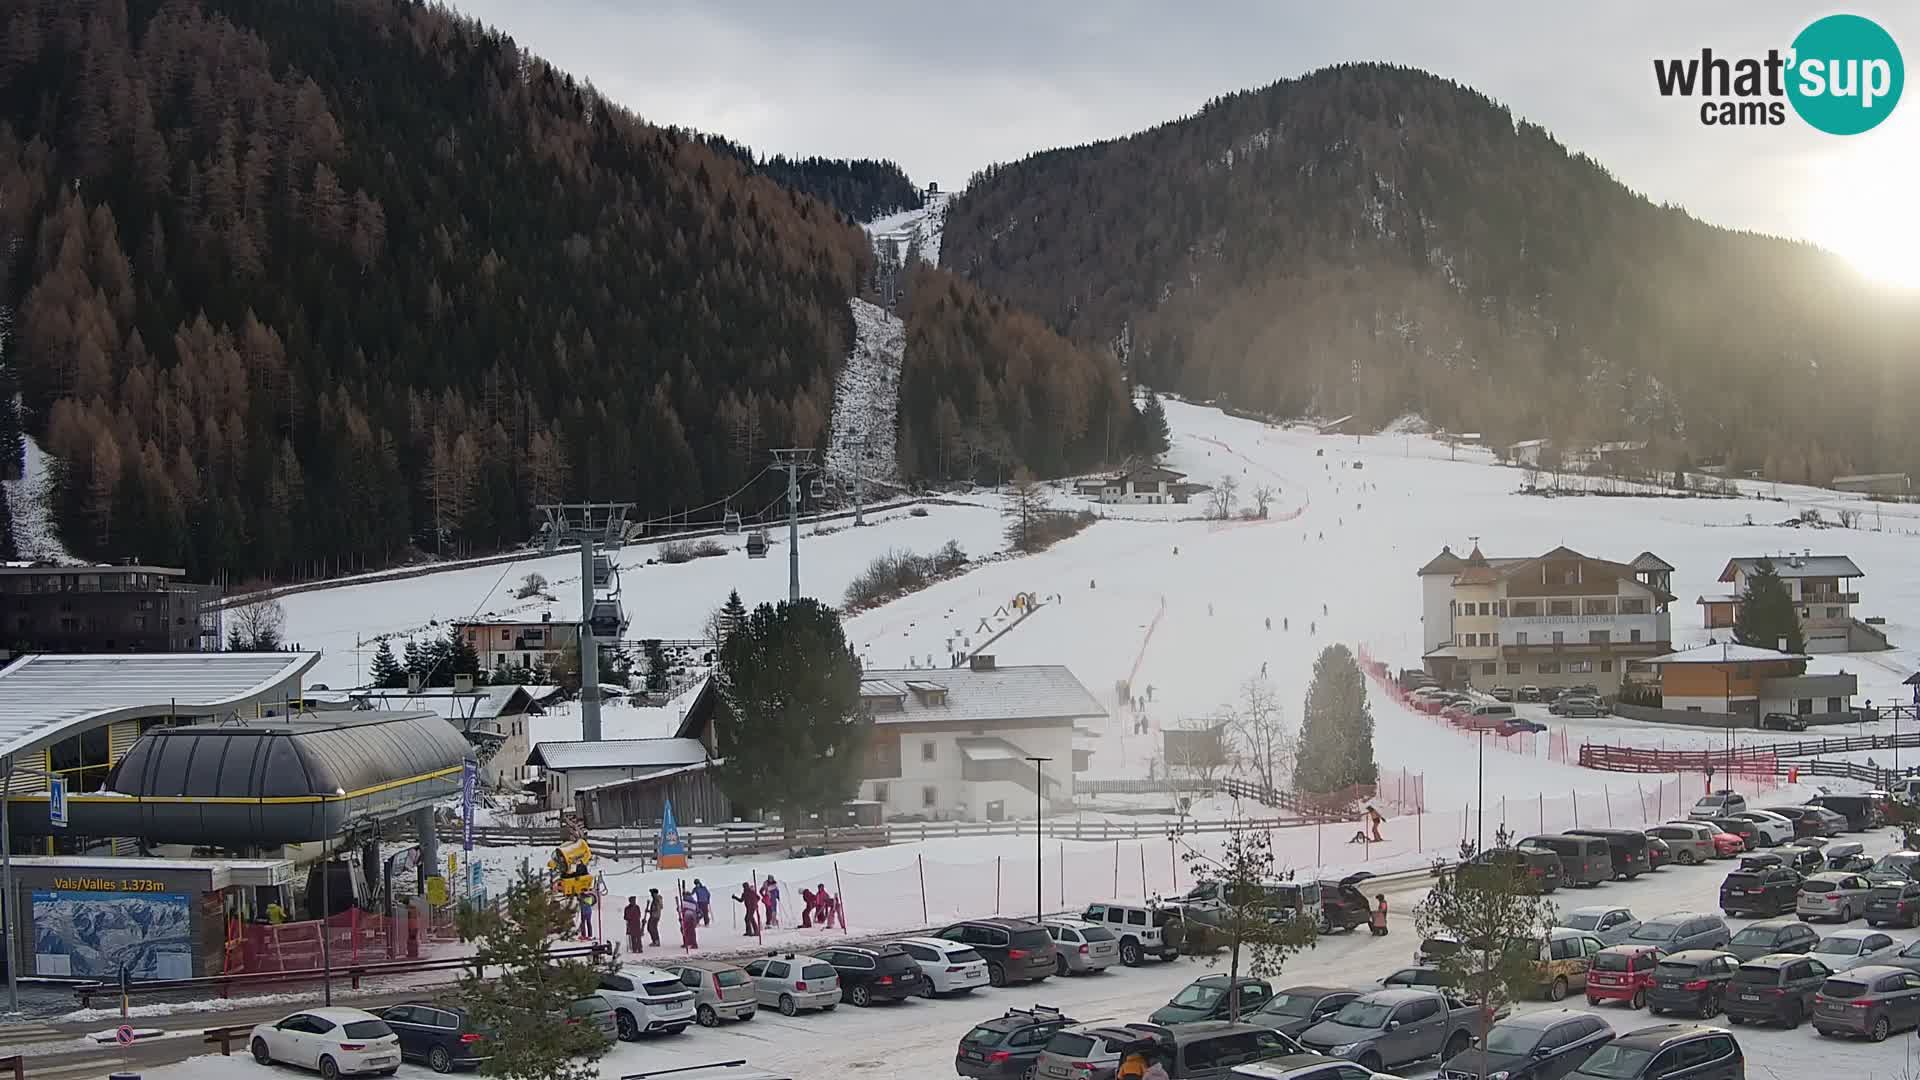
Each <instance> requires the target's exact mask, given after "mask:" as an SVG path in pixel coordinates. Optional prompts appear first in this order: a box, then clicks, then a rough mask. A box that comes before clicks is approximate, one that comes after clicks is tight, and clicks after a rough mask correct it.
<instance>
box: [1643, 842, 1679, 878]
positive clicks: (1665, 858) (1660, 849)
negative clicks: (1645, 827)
mask: <svg viewBox="0 0 1920 1080" xmlns="http://www.w3.org/2000/svg"><path fill="white" fill-rule="evenodd" d="M1672 861H1673V849H1672V848H1670V847H1668V846H1667V842H1666V841H1665V840H1662V839H1660V838H1659V837H1657V836H1649V837H1647V866H1648V868H1649V869H1653V870H1659V869H1661V868H1663V867H1665V866H1666V865H1667V864H1668V863H1670V862H1672Z"/></svg>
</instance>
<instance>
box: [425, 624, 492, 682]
mask: <svg viewBox="0 0 1920 1080" xmlns="http://www.w3.org/2000/svg"><path fill="white" fill-rule="evenodd" d="M441 667H442V668H443V671H442V672H441V673H440V674H439V675H438V676H437V677H436V678H437V679H438V680H439V681H437V682H436V684H435V685H439V686H452V685H453V677H454V676H455V675H472V676H474V680H473V681H474V682H475V683H476V684H477V683H479V682H480V681H481V680H480V677H479V676H480V653H479V652H478V651H477V650H476V649H474V647H473V642H471V641H468V640H467V634H466V631H465V630H462V629H461V628H460V626H459V625H458V624H455V625H453V626H450V627H448V628H447V642H446V660H445V662H444V663H443V664H442V665H441Z"/></svg>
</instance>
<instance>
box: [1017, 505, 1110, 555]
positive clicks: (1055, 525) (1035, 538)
mask: <svg viewBox="0 0 1920 1080" xmlns="http://www.w3.org/2000/svg"><path fill="white" fill-rule="evenodd" d="M1099 520H1100V518H1099V517H1098V516H1097V515H1096V514H1094V512H1093V511H1091V510H1077V511H1070V510H1055V511H1049V512H1047V513H1045V514H1041V515H1039V516H1038V517H1036V518H1034V520H1033V523H1032V524H1031V525H1030V526H1029V527H1028V532H1029V539H1028V543H1029V545H1030V546H1029V549H1028V550H1030V551H1044V550H1046V549H1047V548H1049V547H1051V546H1053V545H1054V544H1056V543H1059V542H1060V541H1062V540H1065V539H1066V538H1067V537H1069V536H1077V535H1079V533H1080V530H1082V529H1084V528H1086V527H1087V526H1089V525H1091V524H1093V523H1094V522H1096V521H1099Z"/></svg>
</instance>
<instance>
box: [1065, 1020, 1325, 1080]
mask: <svg viewBox="0 0 1920 1080" xmlns="http://www.w3.org/2000/svg"><path fill="white" fill-rule="evenodd" d="M1125 1026H1126V1027H1128V1028H1136V1029H1139V1030H1140V1031H1141V1038H1139V1039H1138V1040H1136V1041H1135V1042H1133V1043H1131V1044H1127V1045H1123V1046H1121V1047H1120V1053H1121V1054H1122V1055H1125V1054H1128V1053H1131V1052H1133V1051H1135V1050H1140V1051H1150V1052H1152V1053H1154V1054H1155V1055H1157V1056H1158V1057H1159V1058H1160V1060H1161V1061H1163V1062H1166V1063H1167V1075H1168V1076H1169V1077H1170V1078H1171V1080H1228V1077H1229V1076H1230V1075H1231V1073H1232V1071H1233V1070H1234V1069H1236V1068H1241V1067H1244V1066H1247V1065H1252V1064H1254V1063H1256V1062H1261V1061H1271V1060H1273V1059H1275V1058H1280V1057H1285V1056H1287V1055H1289V1054H1298V1053H1301V1052H1302V1051H1301V1048H1300V1044H1299V1043H1296V1042H1294V1041H1293V1040H1292V1039H1289V1038H1287V1037H1286V1036H1285V1035H1282V1034H1280V1033H1279V1032H1277V1031H1274V1030H1273V1029H1271V1028H1265V1027H1261V1026H1259V1025H1258V1024H1245V1023H1241V1024H1229V1023H1227V1022H1226V1021H1224V1020H1199V1021H1195V1022H1193V1023H1190V1024H1175V1025H1173V1026H1171V1027H1168V1026H1165V1025H1160V1024H1127V1025H1125ZM1048 1080H1053V1078H1051V1077H1049V1078H1048Z"/></svg>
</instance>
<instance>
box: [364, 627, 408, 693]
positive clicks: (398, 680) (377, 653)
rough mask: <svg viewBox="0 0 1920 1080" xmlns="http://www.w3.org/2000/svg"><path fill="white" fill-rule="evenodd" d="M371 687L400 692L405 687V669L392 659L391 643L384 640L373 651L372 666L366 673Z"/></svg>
mask: <svg viewBox="0 0 1920 1080" xmlns="http://www.w3.org/2000/svg"><path fill="white" fill-rule="evenodd" d="M408 644H412V642H408ZM367 677H368V679H369V681H370V682H371V683H372V685H374V686H377V687H379V688H381V689H382V690H401V689H405V688H406V685H407V669H405V668H403V667H401V666H400V662H399V661H398V660H395V659H394V658H393V643H392V642H391V641H389V640H387V639H386V638H381V639H380V645H379V647H377V648H375V649H374V650H373V666H372V668H371V670H369V671H368V672H367Z"/></svg>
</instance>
